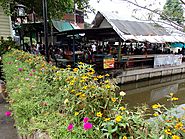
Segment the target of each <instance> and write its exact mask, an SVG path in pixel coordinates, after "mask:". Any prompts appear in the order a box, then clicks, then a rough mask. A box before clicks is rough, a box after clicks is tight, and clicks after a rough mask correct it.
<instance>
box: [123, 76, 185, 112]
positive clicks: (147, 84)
mask: <svg viewBox="0 0 185 139" xmlns="http://www.w3.org/2000/svg"><path fill="white" fill-rule="evenodd" d="M120 90H122V91H124V92H126V96H125V97H124V102H125V103H126V104H128V107H129V108H133V107H135V106H141V105H142V104H146V105H148V106H149V107H150V106H151V105H153V104H155V103H160V104H165V105H166V106H169V105H170V102H169V101H167V95H169V94H170V93H174V96H175V97H178V98H179V100H178V101H177V102H176V104H178V105H180V104H185V74H178V75H173V76H167V77H163V78H155V79H151V80H145V81H140V82H134V83H127V84H124V85H120Z"/></svg>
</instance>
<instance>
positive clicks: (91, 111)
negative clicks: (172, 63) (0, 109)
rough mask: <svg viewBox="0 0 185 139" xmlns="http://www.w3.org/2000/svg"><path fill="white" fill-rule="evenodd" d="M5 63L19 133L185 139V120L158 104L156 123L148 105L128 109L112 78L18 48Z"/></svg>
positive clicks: (55, 138) (57, 138)
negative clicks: (149, 115)
mask: <svg viewBox="0 0 185 139" xmlns="http://www.w3.org/2000/svg"><path fill="white" fill-rule="evenodd" d="M3 65H4V67H3V70H4V72H5V77H6V82H7V84H6V85H7V91H8V92H9V97H8V100H9V103H10V105H11V110H12V112H13V116H14V118H15V121H16V126H17V128H18V131H19V133H20V134H21V135H31V134H34V133H35V132H37V131H39V132H44V133H47V134H48V135H49V136H50V137H51V138H52V139H61V138H64V139H66V138H72V139H78V138H79V139H83V138H89V139H90V138H91V139H97V138H114V139H120V138H124V139H126V138H175V137H177V136H179V137H182V138H183V137H185V136H184V119H183V118H179V119H178V120H176V119H175V116H168V115H167V114H165V113H163V110H167V109H166V108H165V107H164V106H162V105H159V104H156V105H154V106H153V108H154V110H155V116H156V117H158V118H157V120H155V124H154V122H152V121H149V120H146V112H147V108H146V107H140V108H137V109H136V110H134V111H131V110H128V109H127V106H126V105H125V104H124V103H123V102H122V98H123V97H124V95H125V93H124V92H120V93H119V94H118V95H116V93H115V91H116V90H118V89H119V88H118V87H117V86H116V85H115V84H114V83H113V82H112V81H110V80H109V79H108V76H109V75H108V74H107V75H97V74H96V73H95V71H94V69H93V68H92V67H91V66H90V65H86V64H84V63H79V65H78V67H76V68H74V69H72V68H71V67H70V66H68V67H67V68H66V69H59V68H56V67H55V66H52V65H50V64H48V63H46V62H45V61H44V58H43V57H40V56H35V55H31V54H28V53H25V52H22V51H19V50H13V51H11V52H9V53H6V54H5V55H4V57H3ZM172 98H173V99H172ZM170 100H173V101H174V96H173V97H171V99H170ZM159 115H161V116H159ZM161 119H162V120H161ZM166 120H171V121H173V122H170V124H169V123H168V122H166ZM161 121H162V122H161ZM154 125H155V126H154ZM156 127H158V128H156ZM174 127H175V128H174ZM176 127H178V128H176Z"/></svg>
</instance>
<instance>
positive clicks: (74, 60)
mask: <svg viewBox="0 0 185 139" xmlns="http://www.w3.org/2000/svg"><path fill="white" fill-rule="evenodd" d="M75 62H76V59H75V35H74V34H73V63H74V66H75Z"/></svg>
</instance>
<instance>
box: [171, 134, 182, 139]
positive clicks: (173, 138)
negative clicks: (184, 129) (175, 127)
mask: <svg viewBox="0 0 185 139" xmlns="http://www.w3.org/2000/svg"><path fill="white" fill-rule="evenodd" d="M172 139H180V137H179V136H177V135H173V136H172Z"/></svg>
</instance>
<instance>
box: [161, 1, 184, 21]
mask: <svg viewBox="0 0 185 139" xmlns="http://www.w3.org/2000/svg"><path fill="white" fill-rule="evenodd" d="M183 14H184V11H183V7H182V3H180V1H179V0H167V1H166V3H165V5H164V7H163V12H162V15H161V18H162V19H163V20H166V19H167V18H169V19H171V20H173V21H176V22H177V23H178V24H182V23H183V22H184V16H183ZM164 15H165V16H164Z"/></svg>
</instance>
